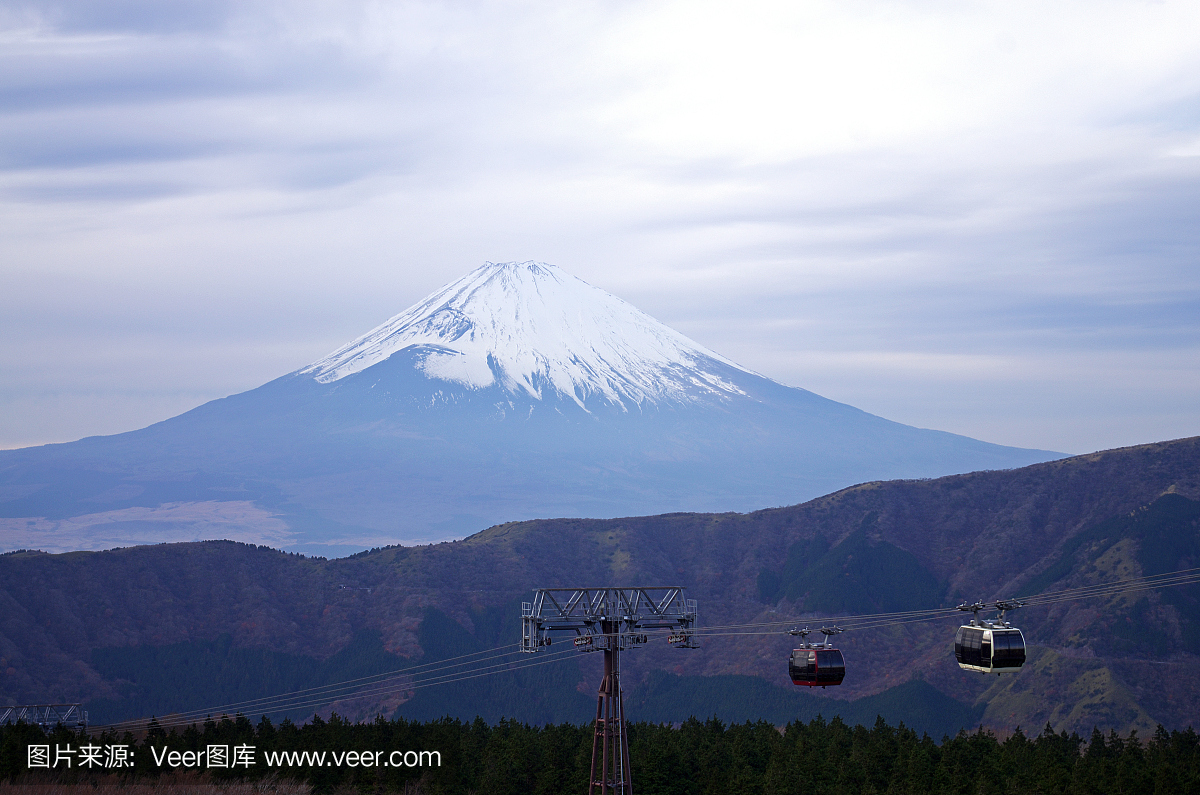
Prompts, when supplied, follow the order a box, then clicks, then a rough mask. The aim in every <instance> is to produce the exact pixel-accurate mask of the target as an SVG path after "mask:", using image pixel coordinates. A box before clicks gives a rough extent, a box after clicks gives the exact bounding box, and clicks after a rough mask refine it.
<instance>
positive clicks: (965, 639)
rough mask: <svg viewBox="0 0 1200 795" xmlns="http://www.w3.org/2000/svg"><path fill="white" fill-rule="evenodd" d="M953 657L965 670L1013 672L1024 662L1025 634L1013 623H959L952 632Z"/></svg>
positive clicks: (985, 672) (987, 672)
mask: <svg viewBox="0 0 1200 795" xmlns="http://www.w3.org/2000/svg"><path fill="white" fill-rule="evenodd" d="M954 659H956V660H958V667H959V668H962V669H963V670H965V671H978V672H979V673H984V674H1015V673H1016V672H1017V671H1019V670H1021V666H1022V665H1024V664H1025V638H1024V636H1022V635H1021V630H1019V629H1017V628H1016V627H1005V628H1000V627H995V628H989V627H978V626H971V625H966V626H961V627H959V628H958V634H957V635H955V636H954Z"/></svg>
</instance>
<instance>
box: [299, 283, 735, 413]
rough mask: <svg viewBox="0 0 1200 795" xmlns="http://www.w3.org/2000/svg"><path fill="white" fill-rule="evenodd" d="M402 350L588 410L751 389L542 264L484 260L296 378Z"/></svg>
mask: <svg viewBox="0 0 1200 795" xmlns="http://www.w3.org/2000/svg"><path fill="white" fill-rule="evenodd" d="M404 350H411V351H414V352H417V353H419V354H420V356H419V357H418V361H419V365H418V366H419V367H420V369H421V370H422V371H423V372H424V374H425V375H426V376H428V377H430V378H437V379H441V380H444V381H450V382H454V383H458V384H461V385H463V386H465V387H468V388H470V389H483V388H485V387H491V386H499V387H500V388H502V389H504V390H505V391H507V392H509V393H512V394H525V395H527V396H529V397H531V398H533V399H535V400H542V399H544V398H548V397H551V395H549V394H547V392H548V391H550V392H554V393H557V394H558V395H560V396H562V397H564V398H569V399H571V400H573V401H574V402H575V403H577V404H578V405H579V406H580V407H583V408H585V410H586V406H585V401H587V400H588V399H589V398H590V397H593V396H595V397H598V398H599V399H601V400H603V401H606V402H609V403H613V404H616V405H619V406H621V407H622V408H625V409H628V408H630V407H631V406H638V405H641V404H642V403H643V402H649V403H684V402H691V401H695V400H699V399H703V398H710V399H711V398H713V397H716V398H719V399H728V398H729V397H731V396H733V395H742V394H745V393H744V392H743V391H742V390H741V389H740V388H738V387H737V386H736V385H735V384H733V383H731V382H730V381H729V380H728V379H726V378H723V377H721V376H720V375H718V374H716V373H715V372H713V371H712V368H711V365H712V364H713V363H720V364H722V365H725V366H726V367H732V368H735V369H737V370H741V371H742V372H746V373H750V371H748V370H746V369H745V368H742V367H738V366H737V365H736V364H734V363H733V362H730V361H729V360H728V359H725V358H724V357H722V356H719V355H718V354H716V353H713V352H712V351H710V350H708V349H706V348H704V347H702V346H700V345H698V344H697V343H695V342H693V341H692V340H690V339H688V338H687V337H685V336H683V335H682V334H680V333H679V332H677V331H675V330H673V329H671V328H668V327H667V326H665V325H663V324H662V323H659V322H658V321H657V320H655V319H654V318H652V317H650V316H649V315H647V314H646V313H644V312H642V311H640V310H639V309H637V308H635V307H633V306H631V305H629V304H627V303H625V302H624V301H622V300H621V299H619V298H616V297H614V296H612V295H609V294H608V293H606V292H604V291H603V290H600V289H598V288H596V287H593V286H591V285H590V284H588V283H587V282H584V281H583V280H582V279H578V278H576V277H574V276H572V275H570V274H568V273H565V272H564V271H562V270H560V269H559V268H556V267H554V266H553V265H547V264H545V263H541V262H501V263H492V262H489V263H486V264H484V265H483V266H482V267H480V268H478V269H476V270H474V271H472V272H471V273H469V274H467V275H466V276H464V277H463V278H461V279H459V280H458V281H456V282H453V283H451V284H449V285H447V286H445V287H443V288H442V289H440V290H438V291H437V292H435V293H433V294H432V295H431V296H429V297H428V298H426V299H425V300H423V301H421V302H419V303H417V304H416V305H414V306H412V307H410V308H409V309H407V310H405V311H404V312H401V313H400V314H399V315H396V316H395V317H393V318H392V319H391V320H389V321H388V322H386V323H384V324H383V325H381V326H379V327H378V328H376V329H374V330H372V331H370V332H369V333H367V334H365V335H363V336H362V337H359V338H358V339H356V340H354V341H353V342H351V343H349V344H348V345H345V346H343V347H342V348H339V349H338V350H336V351H334V352H333V353H331V354H330V355H329V356H327V357H325V358H324V359H321V360H320V361H318V362H314V363H313V364H311V365H309V366H308V367H305V368H303V369H302V370H300V371H299V372H300V373H301V374H304V375H310V376H312V377H313V378H314V379H316V380H317V381H318V382H320V383H330V382H333V381H337V380H340V379H342V378H345V377H347V376H349V375H353V374H355V373H358V372H361V371H363V370H365V369H367V368H369V367H372V366H374V365H376V364H379V363H381V362H383V361H385V360H386V359H387V358H388V357H390V356H391V355H393V354H395V353H398V352H400V351H404Z"/></svg>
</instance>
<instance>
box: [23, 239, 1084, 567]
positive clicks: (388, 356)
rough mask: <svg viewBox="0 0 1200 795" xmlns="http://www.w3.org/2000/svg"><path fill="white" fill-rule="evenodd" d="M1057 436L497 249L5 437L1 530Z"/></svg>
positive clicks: (789, 497) (204, 516)
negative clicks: (175, 408) (60, 430)
mask: <svg viewBox="0 0 1200 795" xmlns="http://www.w3.org/2000/svg"><path fill="white" fill-rule="evenodd" d="M1059 457H1061V456H1060V455H1059V454H1056V453H1051V452H1047V451H1042V450H1026V449H1019V448H1013V447H1003V446H999V445H994V444H988V443H986V442H981V441H977V440H975V439H970V438H967V437H964V436H958V435H955V434H950V433H944V432H941V431H933V430H924V429H918V428H914V427H910V426H907V425H902V424H900V423H896V422H891V421H889V420H885V419H883V418H881V417H876V416H874V415H871V414H868V413H866V412H863V411H860V410H858V409H855V408H853V407H851V406H847V405H845V404H842V403H837V402H835V401H832V400H828V399H826V398H823V397H820V396H819V395H816V394H814V393H812V392H808V391H806V390H803V389H797V388H793V387H788V386H784V385H782V384H780V383H777V382H775V381H772V380H771V379H769V378H767V377H765V376H762V375H760V374H758V373H755V372H752V371H750V370H747V369H745V368H743V367H740V366H738V365H737V364H735V363H733V362H731V361H730V360H728V359H726V358H724V357H723V356H720V355H719V354H717V353H714V352H713V351H710V350H708V349H706V348H704V347H702V346H700V345H698V344H697V343H695V342H693V341H692V340H690V339H688V338H687V337H685V336H683V335H682V334H679V333H678V332H676V331H674V330H672V329H670V328H668V327H667V326H664V325H663V324H661V323H659V322H658V321H656V320H654V319H653V318H651V317H650V316H648V315H646V314H645V313H643V312H641V311H639V310H638V309H636V308H635V307H633V306H630V305H629V304H627V303H625V302H624V301H621V300H620V299H618V298H615V297H613V296H611V295H609V294H608V293H605V292H604V291H602V290H600V289H597V288H595V287H592V286H590V285H588V284H587V283H585V282H583V281H582V280H580V279H577V278H575V277H573V276H571V275H569V274H567V273H565V272H564V271H562V270H560V269H558V268H556V267H554V266H551V265H546V264H542V263H534V262H523V263H511V262H510V263H499V264H494V263H487V264H485V265H484V266H483V267H480V268H478V269H477V270H475V271H473V272H471V273H470V274H468V275H467V276H465V277H463V278H462V279H460V280H458V281H456V282H454V283H452V284H450V285H447V286H446V287H444V288H442V289H441V290H439V291H437V292H435V293H434V294H433V295H431V296H429V297H428V298H426V299H425V300H424V301H421V302H420V303H418V304H416V305H415V306H413V307H411V308H409V309H408V310H406V311H404V312H402V313H401V314H399V315H396V316H395V317H393V318H392V319H391V320H389V321H387V322H386V323H384V324H383V325H381V326H379V327H378V328H376V329H374V330H373V331H371V332H369V333H367V334H365V335H364V336H362V337H360V338H358V339H356V340H354V341H353V342H351V343H349V344H348V345H345V346H344V347H342V348H340V349H338V350H337V351H334V352H333V353H331V354H330V355H329V356H327V357H325V358H323V359H321V360H319V361H317V362H314V363H313V364H311V365H309V366H307V367H304V368H302V369H300V370H297V371H296V372H293V373H290V374H288V375H285V376H283V377H281V378H278V379H276V380H274V381H271V382H269V383H267V384H265V385H263V386H261V387H259V388H257V389H253V390H250V391H249V392H244V393H241V394H238V395H233V396H231V397H228V398H224V399H221V400H214V401H212V402H210V403H207V404H205V405H203V406H200V407H198V408H196V409H194V410H192V411H189V412H186V413H185V414H181V415H179V416H178V417H174V418H172V419H169V420H166V421H164V422H160V423H157V424H155V425H151V426H149V427H147V428H144V429H142V430H139V431H133V432H130V433H124V434H118V435H115V436H107V437H92V438H88V439H82V440H80V441H77V442H72V443H69V444H58V445H47V446H44V447H37V448H26V449H23V450H10V451H0V530H3V532H2V533H0V537H3V538H5V539H7V540H6V541H4V542H3V543H4V545H5V548H8V549H13V548H19V547H29V548H40V549H47V550H50V551H63V550H65V549H96V548H105V547H107V546H115V545H125V544H129V543H146V542H153V541H164V540H193V539H198V538H233V539H235V540H243V541H251V542H256V543H267V544H269V545H271V546H275V547H283V548H286V549H291V550H294V551H303V552H306V553H310V554H323V555H330V554H333V555H338V554H346V553H348V552H354V551H358V550H361V549H364V548H366V547H370V546H379V545H383V544H389V543H405V544H413V543H427V542H436V541H441V540H445V539H449V538H457V537H461V536H463V535H466V534H469V533H471V532H474V531H477V530H481V529H483V528H485V527H487V526H489V525H493V524H497V523H501V522H505V521H510V520H518V519H531V518H550V517H562V516H587V517H594V518H607V517H613V516H622V515H626V516H627V515H634V514H651V513H664V512H675V511H747V510H754V509H758V508H764V507H771V506H778V505H784V504H793V503H798V502H802V501H805V500H807V499H810V498H813V497H817V496H820V495H822V494H826V493H828V492H831V491H835V490H837V489H839V488H842V487H845V486H849V485H852V484H855V483H860V482H864V481H869V480H881V479H895V478H922V477H935V476H939V475H946V474H952V473H959V472H966V471H971V470H979V469H1008V468H1013V467H1019V466H1024V465H1026V464H1031V463H1035V462H1039V461H1046V460H1050V459H1054V458H1059Z"/></svg>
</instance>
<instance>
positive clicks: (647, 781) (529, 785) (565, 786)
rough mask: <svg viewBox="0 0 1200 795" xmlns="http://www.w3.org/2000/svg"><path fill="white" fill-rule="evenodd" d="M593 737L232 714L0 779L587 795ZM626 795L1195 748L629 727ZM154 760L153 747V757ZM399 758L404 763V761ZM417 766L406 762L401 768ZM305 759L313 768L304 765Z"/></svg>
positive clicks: (1148, 778) (1164, 765) (1116, 762)
mask: <svg viewBox="0 0 1200 795" xmlns="http://www.w3.org/2000/svg"><path fill="white" fill-rule="evenodd" d="M592 732H593V727H592V726H591V725H580V726H577V725H572V724H558V725H546V726H542V727H535V726H531V725H528V724H524V723H518V722H514V721H507V720H501V721H499V722H498V723H495V724H492V725H489V724H487V723H485V722H484V721H483V720H481V719H476V720H475V721H472V722H464V721H460V720H456V719H450V718H443V719H441V720H435V721H426V722H417V721H407V720H404V719H402V718H400V719H395V720H390V721H389V720H384V719H382V718H380V719H378V720H376V721H375V722H373V723H350V722H347V721H345V720H342V719H340V718H338V717H337V716H334V717H333V718H332V719H331V720H328V721H325V720H321V719H320V718H314V719H313V720H312V721H311V722H309V723H306V724H304V725H297V724H295V723H292V722H291V721H287V720H285V721H284V722H282V723H281V724H279V725H274V724H272V723H271V722H270V721H268V720H266V719H263V720H262V721H260V722H259V723H258V725H257V726H256V725H254V724H252V723H251V722H250V721H249V719H247V718H245V717H242V716H239V717H237V718H236V719H232V720H231V719H228V718H226V719H222V720H221V721H219V722H216V721H211V720H210V721H208V722H206V723H205V724H203V725H202V726H191V727H188V728H186V729H184V730H183V731H181V732H178V731H175V730H174V729H172V730H170V731H169V732H168V731H164V730H163V729H162V728H160V727H158V726H157V725H154V726H152V728H151V729H150V731H149V732H148V733H147V734H146V736H145V738H144V740H142V741H140V742H139V741H136V740H135V738H134V737H133V736H131V735H128V734H126V735H123V736H120V737H118V736H117V735H115V734H103V735H96V736H93V737H90V738H89V737H87V736H86V735H83V734H76V733H73V732H71V731H68V730H66V729H64V728H62V727H59V728H58V729H57V730H55V731H54V732H53V733H51V734H50V735H49V736H47V735H46V734H45V733H43V732H42V730H40V729H38V728H37V727H34V726H28V725H24V724H20V725H16V726H13V725H6V726H3V727H0V777H2V778H3V779H4V780H7V781H12V782H27V783H36V782H39V781H55V782H58V783H64V784H65V783H72V782H80V783H87V782H89V781H90V782H93V783H96V782H101V781H103V782H110V781H112V780H113V778H115V777H116V776H115V775H114V774H113V773H112V771H110V770H104V769H102V768H101V769H88V770H81V769H79V766H78V765H75V766H73V767H72V768H71V769H66V768H64V767H61V766H60V768H58V769H52V770H34V771H30V770H29V768H28V767H27V765H26V762H27V759H28V757H27V747H28V746H29V745H39V744H42V745H48V746H49V747H50V748H51V749H52V750H53V749H57V748H65V747H70V748H71V749H75V750H76V751H77V750H78V749H79V747H80V746H82V745H84V744H89V743H90V744H92V745H94V746H101V747H103V746H107V745H111V744H115V743H122V744H126V745H129V746H130V747H131V750H132V751H133V766H132V767H129V768H125V769H124V771H123V775H121V776H120V777H119V778H120V779H122V780H126V781H135V780H137V781H153V780H154V779H155V778H156V777H157V776H158V775H160V772H161V771H160V768H159V767H157V766H156V765H155V761H154V758H153V756H154V753H157V754H158V755H159V756H160V757H161V756H162V754H163V749H169V750H173V751H179V752H185V751H193V752H200V751H204V750H205V749H206V748H207V747H208V746H209V745H224V746H229V747H234V746H238V745H242V746H253V748H254V755H255V760H256V761H255V764H253V765H249V766H242V767H238V768H232V769H231V768H217V769H211V770H208V771H207V773H208V775H209V776H210V778H211V779H212V780H214V781H216V782H220V781H223V780H246V779H249V780H263V779H270V778H272V777H274V778H276V779H298V780H302V781H305V782H307V783H309V784H311V785H312V786H313V789H314V791H317V792H330V791H332V790H334V789H335V788H341V787H345V786H347V785H348V786H351V787H354V788H356V789H358V790H359V791H361V792H379V791H408V792H412V791H414V789H416V788H418V787H419V791H420V792H423V793H430V794H431V795H432V794H433V793H447V794H449V793H464V795H465V794H466V793H480V795H484V794H488V795H492V794H494V795H508V794H510V793H511V795H518V794H520V795H530V794H532V793H547V794H549V793H555V794H556V795H557V794H558V793H584V792H586V791H587V777H588V769H589V764H590V759H591V743H592ZM629 736H630V754H631V757H632V771H633V780H634V791H635V792H637V793H638V795H701V794H703V795H709V794H710V793H711V794H712V795H718V794H719V795H740V794H742V793H744V794H746V795H750V794H751V793H753V794H754V795H774V794H775V793H778V794H779V795H784V793H788V794H790V793H796V794H797V795H799V793H804V795H822V794H825V793H828V795H852V794H857V793H864V794H866V793H885V792H886V793H963V794H964V795H966V793H980V794H985V793H1047V794H1049V793H1069V794H1074V793H1078V794H1079V795H1104V794H1106V793H1121V794H1122V795H1123V794H1124V793H1161V794H1163V795H1165V794H1166V793H1200V736H1198V735H1197V734H1196V732H1195V731H1193V730H1192V729H1191V728H1188V729H1187V730H1184V731H1172V732H1168V731H1166V730H1164V729H1163V728H1162V727H1159V729H1158V730H1157V731H1156V732H1155V734H1154V736H1153V737H1150V738H1148V740H1143V739H1142V738H1139V737H1137V735H1136V733H1133V734H1131V735H1129V736H1126V737H1121V736H1119V735H1117V734H1115V733H1110V734H1108V735H1104V734H1103V733H1101V732H1100V731H1098V730H1097V731H1093V733H1092V734H1091V736H1090V737H1088V738H1086V739H1085V738H1083V737H1080V736H1079V735H1077V734H1067V733H1066V732H1059V733H1055V732H1054V730H1053V729H1052V728H1051V727H1049V726H1047V727H1045V728H1044V729H1043V730H1042V731H1041V732H1040V733H1039V734H1037V735H1036V736H1034V737H1029V736H1027V735H1026V734H1024V733H1023V732H1021V731H1020V730H1019V729H1018V730H1017V731H1015V732H1014V733H1013V734H1012V735H1011V736H1009V737H1007V738H1005V739H1003V740H1000V739H998V738H997V737H996V736H995V735H993V734H991V733H988V732H986V731H976V732H975V733H972V734H968V733H966V732H960V733H959V734H958V735H957V736H955V737H943V738H942V740H941V741H940V742H935V741H934V740H933V739H932V738H931V737H929V735H927V734H921V735H918V734H917V733H916V732H914V731H913V730H911V729H909V728H906V727H905V726H904V725H903V724H901V725H900V726H899V727H892V726H890V725H888V724H887V723H886V722H884V720H883V719H882V718H879V719H878V720H876V722H875V724H874V726H873V727H871V728H869V729H868V728H865V727H863V726H861V725H858V726H853V727H852V726H850V725H848V724H846V723H844V722H843V721H842V720H840V719H837V718H835V719H834V720H832V721H829V722H827V721H825V720H824V719H822V718H820V717H817V718H815V719H813V720H812V721H809V722H807V723H804V722H800V721H796V722H793V723H789V724H788V725H787V726H785V727H783V728H782V729H779V728H777V727H775V726H773V725H772V724H770V723H767V722H765V721H759V722H756V723H752V722H747V723H743V724H732V725H727V724H724V723H722V722H721V721H719V720H716V719H711V720H708V721H700V720H697V719H695V718H692V719H689V720H687V721H685V722H683V723H682V724H676V725H671V724H654V723H644V722H642V723H634V724H632V725H631V726H630V728H629ZM152 749H155V751H154V752H152ZM346 750H353V751H360V752H361V751H368V752H373V751H383V752H385V753H384V755H383V756H384V758H386V757H387V756H388V754H389V753H390V752H392V751H400V752H408V751H430V752H432V751H436V752H438V754H440V760H441V764H440V765H432V764H421V765H416V764H414V765H413V766H405V765H402V764H401V765H396V766H383V765H381V766H369V767H364V766H362V765H355V766H351V765H348V764H341V765H333V764H329V763H328V762H327V763H326V764H325V765H322V766H314V765H312V764H308V765H299V764H298V765H292V766H282V765H275V766H271V765H269V764H267V763H266V761H265V760H266V755H267V754H268V753H273V752H279V751H307V752H318V753H319V752H325V753H326V754H327V757H326V758H327V759H328V754H330V753H332V752H334V751H338V752H341V751H346ZM401 757H403V754H402V755H401ZM409 758H413V757H411V756H410V757H409ZM309 761H311V758H310V760H309Z"/></svg>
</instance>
